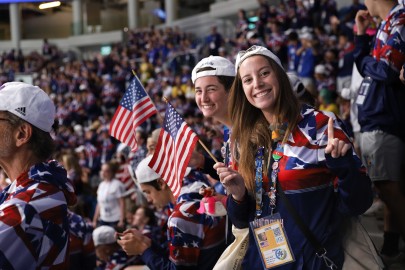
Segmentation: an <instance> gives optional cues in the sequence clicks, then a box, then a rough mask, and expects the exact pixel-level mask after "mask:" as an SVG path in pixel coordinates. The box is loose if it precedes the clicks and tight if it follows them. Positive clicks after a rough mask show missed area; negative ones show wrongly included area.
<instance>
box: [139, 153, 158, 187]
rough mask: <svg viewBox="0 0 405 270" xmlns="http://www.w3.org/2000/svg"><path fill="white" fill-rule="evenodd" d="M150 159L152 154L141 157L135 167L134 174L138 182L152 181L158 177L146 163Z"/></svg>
mask: <svg viewBox="0 0 405 270" xmlns="http://www.w3.org/2000/svg"><path fill="white" fill-rule="evenodd" d="M151 159H152V155H149V156H147V157H146V158H144V159H142V161H141V162H139V164H138V166H137V167H136V171H135V175H136V180H137V181H138V183H139V184H144V183H148V182H152V181H154V180H157V179H159V178H160V175H159V174H157V173H156V172H155V171H154V170H153V169H151V168H150V167H149V165H148V164H149V162H150V161H151Z"/></svg>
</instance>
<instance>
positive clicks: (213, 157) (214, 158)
mask: <svg viewBox="0 0 405 270" xmlns="http://www.w3.org/2000/svg"><path fill="white" fill-rule="evenodd" d="M163 100H164V101H165V102H166V103H168V102H169V100H168V99H167V98H166V97H163ZM198 142H199V143H200V145H201V146H202V147H203V148H204V150H205V152H207V154H208V155H210V157H211V158H212V159H213V160H214V161H215V162H218V160H217V158H216V157H215V156H214V155H213V154H212V153H211V151H210V150H209V149H208V147H207V146H206V145H205V144H204V143H203V141H201V140H200V138H198Z"/></svg>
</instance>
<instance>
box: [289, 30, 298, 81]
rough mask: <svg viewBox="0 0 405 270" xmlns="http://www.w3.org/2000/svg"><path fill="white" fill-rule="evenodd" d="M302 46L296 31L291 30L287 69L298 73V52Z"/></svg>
mask: <svg viewBox="0 0 405 270" xmlns="http://www.w3.org/2000/svg"><path fill="white" fill-rule="evenodd" d="M300 47H301V42H300V40H299V38H298V34H297V32H296V31H291V32H290V33H289V34H288V36H287V71H289V72H295V73H297V69H298V63H299V56H298V55H297V54H296V53H297V50H298V49H299V48H300Z"/></svg>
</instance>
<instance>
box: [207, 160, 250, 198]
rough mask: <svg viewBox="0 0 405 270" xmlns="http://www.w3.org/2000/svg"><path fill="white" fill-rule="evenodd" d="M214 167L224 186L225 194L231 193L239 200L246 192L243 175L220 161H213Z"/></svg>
mask: <svg viewBox="0 0 405 270" xmlns="http://www.w3.org/2000/svg"><path fill="white" fill-rule="evenodd" d="M214 169H215V170H217V174H218V176H219V179H220V180H221V183H222V185H223V186H224V187H225V189H226V192H227V194H232V197H233V198H234V199H235V200H237V201H241V200H242V199H243V197H244V196H245V192H246V187H245V181H244V180H243V177H242V176H241V175H240V174H239V173H238V172H237V171H235V170H233V169H232V168H230V167H227V166H225V164H224V163H222V162H217V163H215V165H214Z"/></svg>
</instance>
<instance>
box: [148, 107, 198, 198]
mask: <svg viewBox="0 0 405 270" xmlns="http://www.w3.org/2000/svg"><path fill="white" fill-rule="evenodd" d="M197 141H198V137H197V134H196V133H195V132H194V131H193V130H192V129H191V128H190V127H189V126H188V125H187V124H186V122H185V121H184V120H183V118H181V116H180V115H179V114H178V113H177V111H176V110H175V109H174V108H173V106H172V105H171V104H170V103H169V102H168V103H167V108H166V113H165V119H164V122H163V128H162V129H161V131H160V135H159V140H158V143H157V145H156V149H155V152H154V154H153V157H152V159H151V161H150V162H149V164H148V165H149V167H151V168H152V169H153V170H155V172H156V173H158V174H159V175H160V176H161V177H162V178H163V180H165V181H166V183H167V185H168V186H169V187H170V189H171V190H172V192H173V195H174V197H175V198H177V197H178V195H179V194H180V190H181V186H182V182H183V177H184V174H185V172H186V168H187V165H188V162H189V160H190V158H191V153H192V152H193V150H194V147H195V144H196V143H197Z"/></svg>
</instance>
